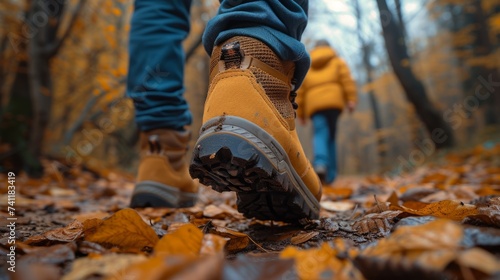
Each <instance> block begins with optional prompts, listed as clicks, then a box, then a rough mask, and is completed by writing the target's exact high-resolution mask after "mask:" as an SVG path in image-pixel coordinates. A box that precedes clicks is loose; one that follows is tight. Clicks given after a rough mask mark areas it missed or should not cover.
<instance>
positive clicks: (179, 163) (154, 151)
mask: <svg viewBox="0 0 500 280" xmlns="http://www.w3.org/2000/svg"><path fill="white" fill-rule="evenodd" d="M189 139H190V133H189V132H187V131H183V132H180V131H175V130H168V129H156V130H151V131H148V132H142V133H141V139H140V141H141V162H140V164H139V171H138V174H137V183H136V186H135V189H134V193H133V195H132V200H131V202H130V207H134V208H135V207H173V208H177V207H191V206H193V205H194V204H195V203H196V199H197V197H198V183H197V182H195V181H193V179H192V178H191V176H189V172H188V165H187V161H186V152H187V149H188V143H189Z"/></svg>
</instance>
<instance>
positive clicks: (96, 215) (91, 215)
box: [73, 211, 109, 223]
mask: <svg viewBox="0 0 500 280" xmlns="http://www.w3.org/2000/svg"><path fill="white" fill-rule="evenodd" d="M108 216H109V213H106V212H102V211H97V212H90V213H81V214H77V215H74V216H73V218H74V219H75V220H77V221H80V222H81V223H83V222H85V221H86V220H90V219H104V218H107V217H108Z"/></svg>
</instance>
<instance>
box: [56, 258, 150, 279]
mask: <svg viewBox="0 0 500 280" xmlns="http://www.w3.org/2000/svg"><path fill="white" fill-rule="evenodd" d="M145 260H146V257H145V256H143V255H140V254H108V255H103V256H97V257H92V258H90V257H87V258H79V259H76V260H75V261H74V262H73V264H72V265H71V271H70V272H69V273H68V274H66V275H64V277H63V278H62V280H84V279H89V277H91V276H95V275H99V276H113V275H116V273H118V272H119V271H120V270H122V269H124V268H126V267H129V266H131V265H133V264H135V263H139V262H143V261H145ZM122 276H124V275H122ZM112 279H117V280H118V278H112ZM120 279H124V278H120Z"/></svg>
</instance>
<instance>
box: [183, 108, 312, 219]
mask: <svg viewBox="0 0 500 280" xmlns="http://www.w3.org/2000/svg"><path fill="white" fill-rule="evenodd" d="M189 172H190V174H191V176H192V177H193V178H198V179H199V180H200V182H201V183H202V184H204V185H207V186H211V187H212V189H214V190H215V191H218V192H224V191H235V192H236V193H237V206H238V211H240V212H241V213H243V214H244V215H245V216H246V217H249V218H253V217H254V218H257V219H260V220H278V221H284V222H291V223H306V222H307V221H308V219H317V218H318V217H319V209H320V206H319V203H318V201H317V200H316V198H315V197H314V195H313V194H312V193H311V192H310V191H309V189H308V188H307V186H306V185H305V184H304V182H303V181H302V180H301V179H300V177H299V176H298V174H297V173H296V172H295V170H294V169H293V167H292V165H291V163H290V160H289V158H288V156H287V154H286V152H285V151H284V150H283V148H282V147H281V145H280V144H279V143H278V142H277V141H276V140H275V139H274V138H273V137H272V136H271V135H270V134H268V133H267V132H266V131H265V130H263V129H262V128H260V127H258V126H257V125H255V124H253V123H251V122H249V121H247V120H245V119H242V118H239V117H232V116H223V117H221V118H216V119H212V120H209V121H208V122H206V123H205V124H204V126H203V128H202V133H201V135H200V137H199V139H198V141H197V143H196V145H195V150H194V155H193V160H192V162H191V165H190V168H189Z"/></svg>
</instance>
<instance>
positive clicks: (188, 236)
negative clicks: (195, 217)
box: [153, 224, 203, 257]
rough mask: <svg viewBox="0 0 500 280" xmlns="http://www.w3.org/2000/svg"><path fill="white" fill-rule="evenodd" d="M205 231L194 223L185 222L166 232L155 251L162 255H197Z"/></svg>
mask: <svg viewBox="0 0 500 280" xmlns="http://www.w3.org/2000/svg"><path fill="white" fill-rule="evenodd" d="M202 240H203V233H202V232H201V231H200V230H199V229H198V228H197V227H195V226H194V225H192V224H185V225H183V226H181V227H180V228H178V229H177V230H176V231H174V232H173V233H170V234H166V235H165V236H163V237H162V239H160V241H159V242H158V243H157V244H156V246H155V247H154V250H153V253H154V254H155V255H156V256H160V255H182V256H187V257H196V256H198V255H199V254H200V250H201V246H202Z"/></svg>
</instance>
